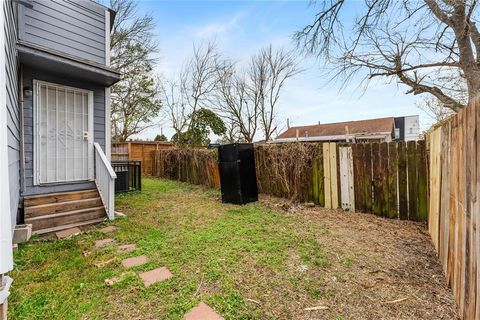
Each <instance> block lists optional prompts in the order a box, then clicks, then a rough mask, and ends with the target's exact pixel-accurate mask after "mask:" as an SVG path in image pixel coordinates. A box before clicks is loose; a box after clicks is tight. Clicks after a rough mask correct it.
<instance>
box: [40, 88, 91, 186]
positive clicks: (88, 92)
mask: <svg viewBox="0 0 480 320" xmlns="http://www.w3.org/2000/svg"><path fill="white" fill-rule="evenodd" d="M39 85H46V86H48V87H55V88H62V89H65V90H73V91H77V92H83V93H86V94H87V97H88V100H87V107H88V147H87V157H88V178H87V179H72V180H68V181H56V182H40V176H39V173H40V171H39V164H40V152H39V151H40V144H39V143H38V140H39V139H38V137H39V136H40V126H39V120H40V118H39V117H40V112H39V110H40V108H39V101H38V99H39V90H38V87H39ZM32 100H33V132H32V139H33V185H37V186H39V185H52V184H55V185H57V184H71V183H81V182H85V181H93V180H94V174H95V171H94V159H93V157H94V131H95V130H94V121H93V119H94V116H93V112H94V107H93V91H92V90H86V89H81V88H76V87H72V86H66V85H63V84H59V83H53V82H47V81H42V80H36V79H34V80H33V96H32ZM65 103H66V101H65ZM57 169H58V168H57Z"/></svg>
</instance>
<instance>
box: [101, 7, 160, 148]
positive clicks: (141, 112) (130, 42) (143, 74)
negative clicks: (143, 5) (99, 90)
mask: <svg viewBox="0 0 480 320" xmlns="http://www.w3.org/2000/svg"><path fill="white" fill-rule="evenodd" d="M110 5H111V7H112V9H114V10H115V11H116V13H117V14H116V19H115V23H114V25H113V28H112V37H111V43H110V45H111V53H112V54H111V66H112V67H113V68H114V69H116V70H118V71H120V73H121V79H120V81H119V82H118V83H116V84H115V85H113V86H112V88H111V98H112V104H111V109H112V113H111V118H112V119H111V120H112V128H111V130H112V138H113V139H114V140H117V141H126V140H127V139H128V138H130V137H131V136H132V135H135V134H138V133H141V132H142V131H144V130H145V129H147V128H150V127H152V126H154V125H156V123H154V122H153V119H154V118H155V117H156V116H157V115H158V112H159V111H160V109H161V102H160V100H159V99H158V93H159V83H158V81H157V79H156V78H155V76H154V75H153V72H152V70H153V66H154V63H155V59H154V58H153V53H155V51H156V49H157V43H156V42H155V41H154V40H153V33H152V30H153V29H154V27H155V24H154V21H153V18H152V17H151V16H149V15H139V14H138V12H137V4H136V3H135V2H134V1H132V0H112V1H111V4H110Z"/></svg>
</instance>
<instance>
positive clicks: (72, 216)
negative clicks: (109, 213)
mask: <svg viewBox="0 0 480 320" xmlns="http://www.w3.org/2000/svg"><path fill="white" fill-rule="evenodd" d="M105 217H106V212H105V208H104V207H103V206H98V207H94V208H87V209H80V210H72V211H67V212H61V213H54V214H48V215H42V216H37V217H33V218H28V219H27V218H25V223H27V224H31V225H32V230H33V231H38V230H42V229H51V228H55V227H61V226H65V225H71V224H75V223H81V222H85V221H89V220H96V219H101V218H105Z"/></svg>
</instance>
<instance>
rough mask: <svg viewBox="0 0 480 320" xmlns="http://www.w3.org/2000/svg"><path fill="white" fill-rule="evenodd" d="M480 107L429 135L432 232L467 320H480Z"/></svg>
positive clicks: (469, 108)
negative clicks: (479, 145)
mask: <svg viewBox="0 0 480 320" xmlns="http://www.w3.org/2000/svg"><path fill="white" fill-rule="evenodd" d="M479 105H480V100H478V99H477V100H475V101H474V102H472V103H470V104H469V106H467V107H466V108H464V109H462V110H461V111H460V112H458V113H457V114H456V115H454V116H453V117H451V118H450V119H448V120H447V121H445V122H444V123H442V124H441V125H440V126H439V127H437V128H435V129H434V130H432V131H431V132H429V134H428V141H429V158H430V179H429V188H430V197H431V198H430V207H429V232H430V235H431V237H432V242H433V243H434V245H435V248H436V249H437V252H438V256H439V259H440V261H441V263H442V266H443V268H444V272H445V276H446V278H447V280H448V283H449V284H450V286H451V288H452V290H453V293H454V296H455V300H456V301H457V305H458V307H459V313H460V314H461V315H462V317H463V319H466V320H473V319H480V301H479V300H480V299H479V294H480V252H479V251H480V233H479V229H480V228H479V224H480V190H479V189H480V186H479V184H480V173H479V171H480V170H479V162H480V152H479V149H480V148H479V147H478V143H479V142H480V132H479V131H480V127H479V126H480V110H479V108H480V107H479ZM420 191H421V190H420ZM419 206H420V209H421V208H422V198H419Z"/></svg>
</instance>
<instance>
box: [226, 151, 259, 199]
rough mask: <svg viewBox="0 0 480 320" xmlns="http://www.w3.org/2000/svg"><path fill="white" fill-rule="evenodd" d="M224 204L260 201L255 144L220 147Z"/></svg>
mask: <svg viewBox="0 0 480 320" xmlns="http://www.w3.org/2000/svg"><path fill="white" fill-rule="evenodd" d="M218 168H219V170H220V183H221V189H222V202H225V203H234V204H245V203H249V202H254V201H257V200H258V190H257V176H256V172H255V155H254V153H253V144H251V143H234V144H226V145H221V146H219V147H218Z"/></svg>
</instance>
